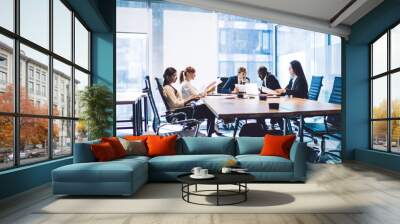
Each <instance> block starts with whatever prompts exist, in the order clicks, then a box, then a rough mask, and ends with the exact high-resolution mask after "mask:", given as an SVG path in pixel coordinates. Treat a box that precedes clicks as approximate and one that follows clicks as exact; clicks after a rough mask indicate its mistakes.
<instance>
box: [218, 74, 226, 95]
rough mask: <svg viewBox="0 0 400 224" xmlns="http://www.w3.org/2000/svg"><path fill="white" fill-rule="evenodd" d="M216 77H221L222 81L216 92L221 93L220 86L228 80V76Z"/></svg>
mask: <svg viewBox="0 0 400 224" xmlns="http://www.w3.org/2000/svg"><path fill="white" fill-rule="evenodd" d="M218 78H219V79H221V81H222V82H221V83H220V84H218V86H217V93H221V92H222V88H223V87H224V86H225V83H226V81H228V78H229V77H218Z"/></svg>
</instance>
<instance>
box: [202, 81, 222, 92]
mask: <svg viewBox="0 0 400 224" xmlns="http://www.w3.org/2000/svg"><path fill="white" fill-rule="evenodd" d="M220 83H222V80H221V79H218V78H217V79H216V80H215V81H213V82H211V83H210V84H209V85H208V86H207V87H206V88H205V90H204V93H206V94H207V93H209V92H213V91H214V90H215V89H216V88H217V86H218V85H219V84H220Z"/></svg>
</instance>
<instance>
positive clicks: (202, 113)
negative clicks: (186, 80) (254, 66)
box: [163, 67, 215, 136]
mask: <svg viewBox="0 0 400 224" xmlns="http://www.w3.org/2000/svg"><path fill="white" fill-rule="evenodd" d="M163 78H164V83H163V93H164V96H165V99H166V101H167V104H168V107H169V108H170V109H171V110H174V111H177V112H179V111H182V112H186V113H187V114H189V113H190V111H189V110H188V109H187V108H185V106H186V105H187V104H189V103H190V102H191V101H194V100H198V99H199V96H197V95H194V96H191V97H189V98H187V99H184V98H182V96H181V94H179V92H178V91H177V90H176V89H175V88H174V87H173V86H172V84H173V83H175V82H176V80H177V74H176V69H175V68H172V67H169V68H167V69H165V71H164V75H163ZM193 118H195V119H207V131H208V136H211V135H212V133H214V132H215V115H214V114H213V113H212V112H211V111H210V109H208V107H207V106H206V105H204V104H200V105H197V106H196V107H195V111H194V114H193Z"/></svg>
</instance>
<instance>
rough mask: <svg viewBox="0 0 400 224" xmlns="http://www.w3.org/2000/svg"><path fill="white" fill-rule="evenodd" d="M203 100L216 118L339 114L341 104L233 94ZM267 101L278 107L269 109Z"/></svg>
mask: <svg viewBox="0 0 400 224" xmlns="http://www.w3.org/2000/svg"><path fill="white" fill-rule="evenodd" d="M203 102H204V103H205V104H206V105H207V107H208V108H209V109H210V110H211V111H212V112H213V113H214V114H215V115H216V116H217V117H218V118H222V119H224V118H271V117H285V116H287V117H290V116H299V115H303V116H319V115H330V114H339V113H340V112H341V105H338V104H332V103H323V102H318V101H314V100H308V99H301V98H293V97H287V96H285V97H278V98H268V99H267V100H266V101H261V100H259V99H258V96H255V97H254V98H253V99H250V98H244V99H239V98H237V97H236V96H235V95H230V96H207V97H205V98H204V99H203ZM269 103H279V109H278V110H276V109H269V106H268V104H269Z"/></svg>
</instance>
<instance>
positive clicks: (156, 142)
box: [146, 135, 177, 157]
mask: <svg viewBox="0 0 400 224" xmlns="http://www.w3.org/2000/svg"><path fill="white" fill-rule="evenodd" d="M176 139H177V136H176V135H171V136H158V135H154V136H148V137H147V140H146V143H147V149H148V151H147V155H148V156H151V157H154V156H165V155H176Z"/></svg>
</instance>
